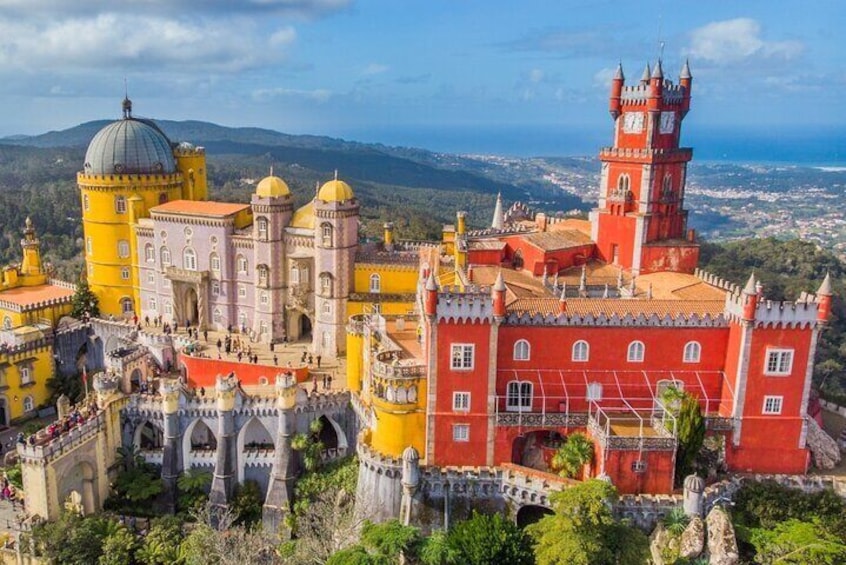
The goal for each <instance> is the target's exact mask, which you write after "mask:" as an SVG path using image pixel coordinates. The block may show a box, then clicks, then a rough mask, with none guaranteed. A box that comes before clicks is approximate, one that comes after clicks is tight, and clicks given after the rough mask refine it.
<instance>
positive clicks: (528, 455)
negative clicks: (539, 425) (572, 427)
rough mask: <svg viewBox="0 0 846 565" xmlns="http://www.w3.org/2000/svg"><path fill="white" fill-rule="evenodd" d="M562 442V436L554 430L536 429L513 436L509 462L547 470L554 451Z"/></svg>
mask: <svg viewBox="0 0 846 565" xmlns="http://www.w3.org/2000/svg"><path fill="white" fill-rule="evenodd" d="M563 443H564V436H562V435H561V434H560V433H558V432H556V431H554V430H536V431H533V432H528V433H525V434H523V435H520V436H517V437H516V438H514V441H513V442H512V444H511V462H512V463H516V464H517V465H522V466H523V467H530V468H532V469H537V470H539V471H549V464H550V462H551V460H552V457H553V455H554V454H555V451H556V450H557V449H558V448H559V447H561V445H563Z"/></svg>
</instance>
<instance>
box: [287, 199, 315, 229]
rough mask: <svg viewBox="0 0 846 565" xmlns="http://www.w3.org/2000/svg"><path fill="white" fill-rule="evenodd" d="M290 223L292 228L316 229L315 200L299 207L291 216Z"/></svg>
mask: <svg viewBox="0 0 846 565" xmlns="http://www.w3.org/2000/svg"><path fill="white" fill-rule="evenodd" d="M290 225H291V227H292V228H306V229H314V202H313V201H312V202H309V203H308V204H306V205H305V206H303V207H302V208H298V209H297V211H296V212H294V215H293V216H292V217H291V224H290Z"/></svg>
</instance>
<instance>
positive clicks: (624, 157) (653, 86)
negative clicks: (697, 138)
mask: <svg viewBox="0 0 846 565" xmlns="http://www.w3.org/2000/svg"><path fill="white" fill-rule="evenodd" d="M692 83H693V78H692V76H691V74H690V67H689V66H688V64H687V63H685V65H684V68H683V69H682V72H681V75H680V77H679V84H673V83H672V82H671V81H669V80H667V79H665V78H664V70H663V66H662V63H661V60H660V59H659V60H658V62H657V63H656V65H655V67H654V68H652V69H651V70H650V68H649V65H648V64H647V65H646V69H645V70H644V76H643V77H642V78H641V80H640V82H639V83H637V84H634V85H631V86H625V76H624V74H623V67H622V65H620V66H618V67H617V72H616V73H615V75H614V78H613V79H612V80H611V95H610V102H609V111H610V113H611V117H612V118H613V119H614V145H613V146H612V147H606V148H603V149H602V150H601V151H600V154H599V158H600V160H601V161H602V174H601V177H600V190H599V193H600V195H599V205H598V206H597V208H596V209H595V210H594V211H593V212H591V224H592V232H593V233H592V235H593V239H594V241H596V243H597V249H598V252H599V255H600V256H601V257H602V258H603V259H604V260H605V261H607V262H609V263H613V264H615V265H619V266H620V267H622V268H624V269H626V270H629V271H631V272H632V274H634V275H637V274H646V273H650V272H655V271H677V272H693V270H694V268H695V267H696V264H697V261H698V259H699V246H698V245H697V244H696V242H695V241H694V234H693V232H692V231H691V232H688V230H687V211H686V210H685V209H684V187H685V180H686V174H687V163H688V161H690V159H691V157H692V155H693V151H692V150H691V149H690V148H685V147H680V146H679V139H680V135H681V123H682V120H683V119H684V117H685V116H686V115H687V112H688V110H689V109H690V89H691V86H692Z"/></svg>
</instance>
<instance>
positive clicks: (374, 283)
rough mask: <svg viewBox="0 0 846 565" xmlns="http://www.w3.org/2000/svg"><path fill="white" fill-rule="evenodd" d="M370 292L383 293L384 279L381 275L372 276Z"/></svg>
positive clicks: (374, 274)
mask: <svg viewBox="0 0 846 565" xmlns="http://www.w3.org/2000/svg"><path fill="white" fill-rule="evenodd" d="M370 292H373V293H379V292H382V277H380V276H379V273H373V274H372V275H370Z"/></svg>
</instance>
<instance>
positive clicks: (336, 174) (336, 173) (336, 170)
mask: <svg viewBox="0 0 846 565" xmlns="http://www.w3.org/2000/svg"><path fill="white" fill-rule="evenodd" d="M335 182H338V169H335Z"/></svg>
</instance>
